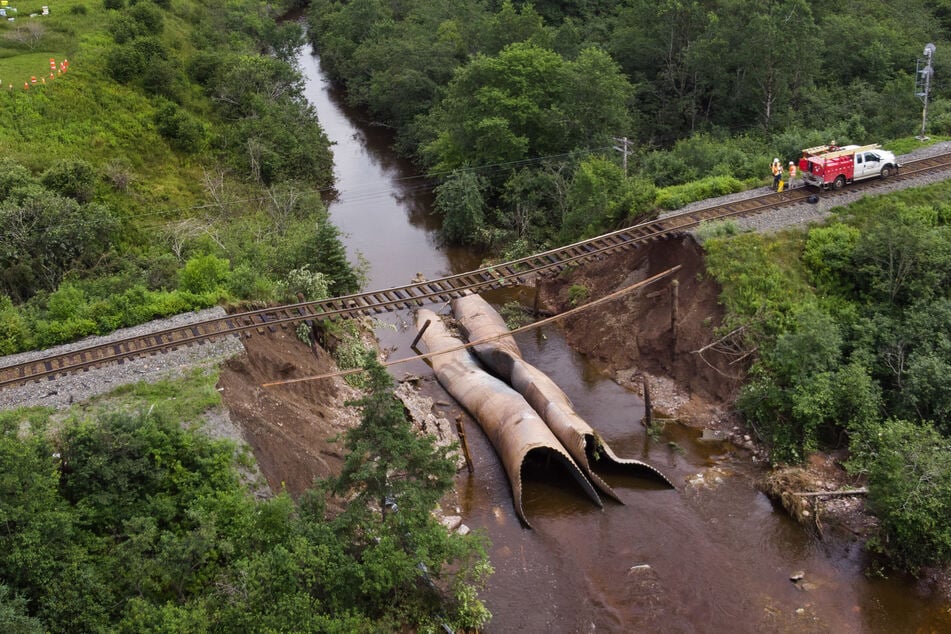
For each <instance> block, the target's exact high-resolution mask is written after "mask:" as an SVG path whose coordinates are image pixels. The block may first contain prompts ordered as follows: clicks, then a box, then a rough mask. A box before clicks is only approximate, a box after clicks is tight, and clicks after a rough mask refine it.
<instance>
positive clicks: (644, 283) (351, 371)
mask: <svg viewBox="0 0 951 634" xmlns="http://www.w3.org/2000/svg"><path fill="white" fill-rule="evenodd" d="M680 269H681V265H680V264H678V265H677V266H674V267H672V268H669V269H667V270H666V271H663V272H661V273H658V274H657V275H654V276H652V277H649V278H647V279H646V280H642V281H640V282H637V283H636V284H631V285H630V286H626V287H624V288H622V289H621V290H619V291H615V292H613V293H611V294H610V295H605V296H604V297H601V298H598V299H596V300H594V301H592V302H589V303H587V304H584V305H582V306H578V307H576V308H572V309H571V310H568V311H565V312H563V313H560V314H558V315H554V316H552V317H546V318H545V319H542V320H540V321H536V322H535V323H533V324H528V325H527V326H522V327H521V328H516V329H515V330H510V331H508V332H504V333H502V334H500V335H492V336H491V337H483V338H482V339H477V340H476V341H470V342H469V343H465V344H462V345H461V346H456V347H454V348H449V349H447V350H440V351H439V352H427V353H426V354H418V355H416V356H413V357H406V358H405V359H395V360H392V361H384V362H383V363H382V364H381V365H382V366H383V367H385V368H387V367H390V366H391V365H399V364H400V363H408V362H409V361H419V360H420V359H428V358H429V357H434V356H437V355H440V354H447V353H450V352H457V351H459V350H466V349H468V348H471V347H473V346H477V345H480V344H483V343H487V342H489V341H496V340H498V339H501V338H502V337H508V336H512V335H516V334H518V333H522V332H527V331H529V330H534V329H536V328H540V327H541V326H545V325H547V324H550V323H553V322H556V321H559V320H561V319H565V318H567V317H571V316H573V315H575V314H577V313H580V312H582V311H585V310H587V309H589V308H593V307H595V306H598V305H600V304H604V303H606V302H609V301H612V300H614V299H617V298H618V297H621V296H622V295H625V294H627V293H630V292H631V291H634V290H637V289H639V288H643V287H644V286H648V285H650V284H653V283H654V282H657V281H660V280H662V279H664V278H665V277H669V276H670V275H673V274H674V273H676V272H677V271H679V270H680ZM365 371H366V370H364V368H351V369H349V370H338V371H336V372H328V373H326V374H315V375H312V376H303V377H298V378H296V379H287V380H284V381H271V382H269V383H262V384H261V387H265V388H267V387H274V386H277V385H287V384H289V383H303V382H304V381H318V380H321V379H329V378H332V377H337V376H348V375H351V374H358V373H360V372H365Z"/></svg>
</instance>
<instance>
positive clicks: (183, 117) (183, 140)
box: [153, 101, 207, 153]
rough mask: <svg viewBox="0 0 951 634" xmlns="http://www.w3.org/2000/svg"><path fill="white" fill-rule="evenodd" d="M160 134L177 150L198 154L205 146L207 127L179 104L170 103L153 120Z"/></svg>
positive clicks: (157, 112) (165, 104) (160, 109)
mask: <svg viewBox="0 0 951 634" xmlns="http://www.w3.org/2000/svg"><path fill="white" fill-rule="evenodd" d="M153 120H154V121H155V127H156V129H157V130H158V133H159V134H161V135H162V136H163V137H164V138H165V139H166V140H168V142H169V144H170V145H171V146H172V147H173V148H175V149H176V150H180V151H182V152H188V153H196V152H199V151H201V150H202V148H203V147H204V145H205V139H206V136H207V132H206V131H205V126H204V125H203V124H202V123H201V122H200V121H199V120H197V119H196V118H194V117H193V116H191V115H190V114H189V113H188V112H187V111H185V110H183V109H182V108H181V107H179V106H178V104H176V103H174V102H171V101H168V102H166V103H164V104H163V105H162V107H160V108H159V109H158V110H157V111H156V113H155V116H154V118H153Z"/></svg>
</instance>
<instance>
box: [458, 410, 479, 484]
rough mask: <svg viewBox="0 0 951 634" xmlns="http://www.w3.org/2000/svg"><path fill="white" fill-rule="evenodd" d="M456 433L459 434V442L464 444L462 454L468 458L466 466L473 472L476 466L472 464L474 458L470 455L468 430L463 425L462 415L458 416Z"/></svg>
mask: <svg viewBox="0 0 951 634" xmlns="http://www.w3.org/2000/svg"><path fill="white" fill-rule="evenodd" d="M456 433H457V434H459V443H460V444H461V445H462V455H463V456H465V459H466V468H467V469H468V470H469V473H470V474H471V473H472V472H473V471H475V468H474V467H473V466H472V458H471V457H470V456H469V443H468V442H466V430H465V428H463V426H462V419H461V417H458V416H457V417H456Z"/></svg>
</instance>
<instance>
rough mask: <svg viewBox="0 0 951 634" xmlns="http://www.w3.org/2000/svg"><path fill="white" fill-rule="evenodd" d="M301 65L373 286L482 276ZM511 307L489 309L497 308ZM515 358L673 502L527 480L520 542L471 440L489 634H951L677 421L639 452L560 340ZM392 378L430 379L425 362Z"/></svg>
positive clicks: (948, 622)
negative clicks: (484, 549) (600, 502)
mask: <svg viewBox="0 0 951 634" xmlns="http://www.w3.org/2000/svg"><path fill="white" fill-rule="evenodd" d="M299 61H300V64H301V68H302V70H303V72H304V75H305V78H306V91H307V96H308V98H309V99H310V100H311V102H312V103H313V104H314V106H315V107H316V109H317V112H318V116H319V117H320V121H321V124H322V125H323V127H324V129H325V131H326V133H327V135H328V136H329V137H330V139H331V140H332V141H333V142H334V143H335V145H334V148H333V150H334V157H335V165H336V185H337V190H338V196H337V198H336V199H335V200H334V201H333V202H332V203H331V204H330V213H331V216H332V218H333V220H334V222H335V223H336V224H337V226H338V227H340V228H341V229H342V231H343V232H344V233H345V234H346V236H345V243H346V245H347V248H348V250H349V253H350V255H351V256H352V257H354V258H355V257H356V256H357V254H360V255H362V257H364V258H366V260H367V262H368V263H369V267H370V268H369V271H368V278H369V281H368V287H369V288H385V287H389V286H396V285H402V284H406V283H409V282H410V281H411V279H412V278H413V276H415V275H416V274H417V273H422V274H423V275H425V276H427V277H436V276H440V275H445V274H450V273H458V272H462V271H465V270H470V269H472V268H476V267H477V266H478V263H479V259H480V258H479V254H477V253H472V252H469V251H466V250H463V249H447V248H444V247H442V246H440V245H439V242H438V240H437V239H436V231H437V230H438V226H439V222H438V218H437V217H435V216H434V215H433V214H432V213H431V203H432V192H431V190H430V189H429V188H428V187H427V186H426V182H425V180H424V179H421V178H419V177H418V175H417V174H416V173H415V172H414V171H413V168H412V166H411V165H410V164H408V163H406V162H405V161H402V160H400V159H398V158H397V157H396V156H395V155H394V154H393V153H392V152H391V151H390V150H389V148H388V146H389V144H390V142H391V139H390V137H389V135H388V134H387V133H386V132H385V130H383V129H381V128H378V127H374V126H368V125H366V124H364V123H362V122H361V119H360V116H359V113H356V112H353V111H350V110H349V109H348V108H346V107H345V106H344V105H343V103H342V98H341V95H340V94H339V93H338V92H336V91H335V90H334V89H333V88H332V87H331V86H330V85H329V84H328V82H327V80H326V79H325V77H324V75H323V73H322V72H321V69H320V64H319V60H318V59H317V57H315V56H314V55H313V54H312V52H311V51H310V50H305V51H304V52H302V54H301V55H300V58H299ZM515 293H517V292H516V291H511V290H509V291H505V292H501V291H500V292H495V293H492V294H489V295H488V296H487V299H489V301H491V302H493V303H495V304H497V305H498V304H501V303H504V302H505V301H508V300H511V299H514V298H515V297H516V296H515ZM383 319H384V322H385V323H384V324H382V325H381V327H380V328H379V329H378V336H379V337H380V339H381V343H382V345H383V346H384V347H385V348H387V349H389V351H390V356H391V358H400V357H406V356H411V354H412V353H411V352H410V351H409V344H410V342H411V341H412V338H413V336H414V335H415V332H414V331H413V330H412V329H411V328H410V327H409V325H410V324H411V323H412V319H411V316H410V315H407V314H403V315H400V314H392V315H388V316H386V317H384V318H383ZM517 341H518V343H519V345H520V346H521V348H522V353H523V355H524V356H525V359H526V360H527V361H529V362H530V363H532V364H534V365H536V366H538V367H539V368H541V369H542V370H544V371H545V372H547V373H548V374H549V375H550V376H551V377H552V378H553V379H554V380H555V381H556V382H557V383H558V384H559V385H560V386H561V387H562V389H563V390H564V391H565V392H566V393H567V394H568V396H569V397H570V398H571V399H572V401H573V403H574V405H575V408H576V410H577V411H578V412H579V413H580V414H581V415H582V416H584V417H585V418H586V419H587V421H588V422H589V423H590V424H591V425H592V426H593V427H594V428H595V429H596V430H597V431H598V432H599V433H600V434H601V435H602V436H603V437H604V438H605V440H606V441H607V442H608V444H609V445H611V446H612V448H613V449H614V450H615V452H616V453H617V454H618V455H620V456H622V457H631V458H637V459H640V460H645V461H648V462H650V463H651V464H652V465H654V466H655V467H657V468H659V469H660V470H662V471H663V472H664V473H665V474H666V475H667V476H668V477H669V478H670V480H671V481H672V482H673V483H674V484H675V485H676V487H677V488H676V490H671V489H667V488H662V487H660V486H658V485H657V484H656V483H654V482H652V481H650V480H646V479H643V478H638V477H631V476H630V475H625V474H623V473H603V472H602V473H601V475H602V476H603V477H604V478H605V479H606V480H607V481H608V482H609V483H610V484H611V485H612V486H613V487H614V488H615V489H616V491H617V492H618V493H619V495H620V496H621V498H622V500H623V501H624V504H623V505H622V504H617V503H615V502H613V501H611V500H605V502H604V507H603V508H598V507H597V506H595V505H594V504H593V503H592V502H591V501H590V500H589V499H588V497H587V496H585V495H584V494H583V493H582V492H581V490H580V489H579V488H578V486H577V484H575V483H574V482H573V481H571V480H570V479H569V478H567V476H565V474H563V473H560V472H558V471H556V470H552V469H550V468H549V467H548V466H546V465H537V466H535V467H534V468H533V469H531V470H530V471H529V473H528V476H527V478H526V482H525V486H524V501H525V510H526V515H527V516H528V517H529V518H530V519H531V522H532V524H533V526H534V529H533V530H528V529H525V528H523V527H522V526H521V525H520V523H519V521H518V518H517V517H516V515H515V511H514V508H513V504H512V500H511V493H510V489H509V486H508V482H507V480H506V475H505V472H504V470H503V469H502V467H501V464H500V463H499V461H498V459H497V457H496V455H495V452H494V450H493V449H492V446H491V445H490V444H489V442H488V440H487V439H486V437H485V436H484V435H483V434H482V433H481V432H480V430H479V429H478V427H477V426H475V425H474V424H469V425H468V426H467V434H468V438H469V445H470V450H471V452H472V456H473V460H474V463H475V470H474V473H473V474H472V475H469V474H468V473H466V472H464V471H463V472H462V473H461V474H460V476H459V479H458V488H459V492H460V500H461V502H460V511H461V515H462V516H463V518H464V522H465V523H466V524H467V525H468V526H469V527H471V528H474V529H479V530H483V531H485V532H486V533H487V534H488V536H489V537H490V539H491V541H492V548H491V559H492V564H493V566H494V567H495V570H496V572H495V574H494V575H493V576H492V577H491V579H490V582H489V587H488V588H487V589H486V590H485V591H484V592H483V593H482V598H483V599H484V600H485V602H486V605H487V606H488V608H489V609H490V610H491V612H492V614H493V618H492V620H491V622H490V623H489V625H488V627H487V628H486V631H487V632H493V633H507V632H837V633H838V632H872V633H878V632H881V633H889V634H891V633H893V632H951V606H949V605H948V604H947V603H944V602H942V601H940V600H938V599H935V598H933V597H930V596H928V593H927V591H926V590H925V589H923V588H922V587H920V586H919V584H916V582H915V580H913V579H906V578H890V579H883V578H880V577H876V576H867V575H866V574H865V572H866V569H867V567H868V566H867V564H868V562H867V561H866V558H865V556H864V553H863V551H862V548H861V546H860V544H859V543H857V542H856V541H854V540H850V539H848V538H845V537H842V536H838V537H830V538H827V539H826V540H820V539H819V538H818V537H816V536H813V535H811V534H809V533H807V532H806V531H804V530H803V529H802V528H801V527H799V526H798V525H797V524H795V523H794V522H792V521H791V520H790V519H789V518H788V517H787V516H786V515H785V513H783V512H782V510H781V509H778V508H776V507H774V506H773V504H772V503H771V502H770V501H769V500H768V499H767V498H766V496H765V495H763V494H762V493H760V492H759V491H758V490H757V489H756V487H755V482H756V479H757V478H758V477H759V476H760V475H761V472H760V471H759V470H758V469H757V468H756V466H755V465H753V464H751V463H750V461H749V457H748V456H746V455H744V454H742V453H734V450H733V449H731V447H729V446H727V445H723V444H709V443H703V442H701V441H700V439H699V437H700V430H697V429H693V428H688V427H685V426H682V425H679V424H677V423H676V422H669V423H667V425H666V427H665V429H664V432H663V433H662V434H661V435H660V436H658V437H656V438H651V437H649V435H648V434H647V433H646V431H645V428H644V426H643V425H642V424H641V419H642V417H643V414H644V409H643V402H642V401H641V400H640V398H639V397H637V396H636V395H635V394H633V393H631V392H629V391H627V390H625V389H623V388H621V387H620V386H618V385H617V384H616V383H614V382H613V381H611V380H609V379H606V378H605V377H603V376H601V375H599V374H598V373H597V372H596V371H595V370H594V369H593V367H592V366H591V365H589V364H588V363H587V362H586V360H585V359H584V358H583V357H581V356H580V355H578V354H576V353H575V352H573V351H572V350H571V349H570V348H569V347H568V346H567V344H566V343H565V340H564V338H563V337H562V336H561V335H560V333H559V331H558V330H557V328H546V329H543V330H540V331H534V332H530V333H524V334H522V335H520V336H518V337H517ZM395 368H396V369H395V371H394V374H395V375H398V376H402V374H403V373H405V372H411V373H415V374H418V375H421V376H426V375H429V376H431V372H430V371H429V368H428V366H426V365H424V364H423V363H421V362H418V363H416V364H412V365H409V364H407V365H405V366H395ZM800 572H801V573H802V574H803V575H804V576H803V579H802V580H801V581H799V582H798V583H793V582H792V581H791V580H790V576H791V575H794V574H795V573H800Z"/></svg>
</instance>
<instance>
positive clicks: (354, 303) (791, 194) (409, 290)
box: [0, 154, 951, 389]
mask: <svg viewBox="0 0 951 634" xmlns="http://www.w3.org/2000/svg"><path fill="white" fill-rule="evenodd" d="M947 171H951V154H943V155H940V156H935V157H930V158H925V159H920V160H915V161H912V162H909V163H907V164H906V165H904V166H903V167H902V169H901V170H900V173H899V174H897V175H893V176H891V177H890V178H889V179H888V180H887V181H883V180H880V179H871V180H868V181H862V182H860V183H855V184H852V185H849V186H848V187H846V188H844V189H842V190H838V191H827V192H822V193H821V194H820V196H822V197H823V198H824V199H832V200H834V199H835V198H836V197H837V196H842V195H845V194H848V193H854V192H855V191H857V190H861V191H866V190H867V191H869V192H874V191H875V189H877V188H880V187H882V186H884V185H885V184H886V183H887V184H889V185H891V184H892V183H893V182H894V181H902V180H911V179H914V178H917V177H920V176H924V175H928V174H933V173H939V172H947ZM815 193H816V192H815V190H813V189H808V188H800V189H792V190H789V191H784V192H770V193H768V194H765V195H761V196H755V197H753V198H747V199H744V200H738V201H735V202H731V203H727V204H722V205H712V206H710V207H706V208H703V209H698V210H693V211H690V212H685V213H679V214H673V215H670V216H666V217H664V218H659V219H656V220H651V221H648V222H644V223H640V224H637V225H633V226H631V227H627V228H625V229H620V230H618V231H614V232H612V233H608V234H605V235H601V236H598V237H596V238H592V239H590V240H585V241H582V242H577V243H575V244H570V245H567V246H563V247H559V248H557V249H551V250H549V251H545V252H544V253H537V254H535V255H532V256H529V257H526V258H522V259H519V260H513V261H511V262H505V263H502V264H498V265H495V266H489V267H484V268H481V269H478V270H475V271H470V272H467V273H461V274H458V275H451V276H448V277H443V278H439V279H435V280H427V281H419V282H414V283H412V284H407V285H405V286H399V287H393V288H387V289H383V290H377V291H370V292H366V293H359V294H355V295H348V296H345V297H336V298H332V299H326V300H321V301H316V302H302V303H299V304H289V305H284V306H278V307H274V308H267V309H262V310H254V311H249V312H244V313H237V314H233V315H228V316H226V317H221V318H217V319H212V320H208V321H203V322H199V323H195V324H191V325H188V326H181V327H177V328H170V329H167V330H161V331H157V332H153V333H150V334H147V335H141V336H136V337H130V338H128V339H122V340H118V341H113V342H110V343H107V344H101V345H93V346H89V347H86V348H81V349H77V350H72V351H70V352H66V353H62V354H56V355H50V356H48V357H45V358H41V359H36V360H32V361H25V362H22V363H16V364H11V365H7V366H3V367H0V389H2V388H5V387H10V386H15V385H21V384H23V383H28V382H31V381H40V380H53V379H55V378H56V377H57V376H62V375H66V374H71V373H76V372H82V371H84V370H88V369H90V368H94V367H98V366H102V365H106V364H109V363H121V362H122V361H123V360H126V359H132V358H136V357H142V356H147V355H155V354H159V353H161V352H166V351H169V350H173V349H176V348H181V347H184V346H192V345H199V344H201V343H204V342H210V341H214V340H216V339H220V338H222V337H233V336H239V337H243V336H252V335H254V334H255V333H258V334H264V333H266V332H268V331H272V332H273V331H274V330H276V329H277V328H286V327H289V326H295V325H296V324H298V323H300V322H302V321H306V320H323V319H331V320H335V319H349V318H353V317H360V316H365V315H375V314H379V313H383V312H388V311H393V310H403V309H411V308H415V307H418V306H423V305H425V304H430V303H435V302H447V301H449V300H450V299H452V298H454V297H459V296H461V295H464V294H467V293H480V292H483V291H487V290H490V289H493V288H499V287H502V286H507V285H514V284H522V283H525V282H527V281H529V280H531V279H532V278H534V277H535V276H538V275H545V274H548V273H556V272H558V271H561V270H563V269H564V268H566V267H568V266H572V265H577V264H583V263H585V262H589V261H592V260H595V259H598V258H602V257H605V256H608V255H611V254H613V253H617V252H619V251H623V250H626V249H631V248H635V247H637V246H638V245H640V244H644V243H646V242H650V241H653V240H659V239H662V238H665V237H668V236H671V235H675V234H679V233H683V232H685V231H689V230H691V229H693V228H695V227H697V226H698V225H699V224H701V223H703V222H715V221H721V220H728V219H730V218H742V217H746V216H752V215H755V214H759V213H763V212H765V211H769V210H774V209H780V208H783V207H787V206H791V205H795V204H799V203H802V202H805V200H806V199H807V198H808V197H809V196H810V195H812V194H815ZM0 363H3V360H2V359H0Z"/></svg>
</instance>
